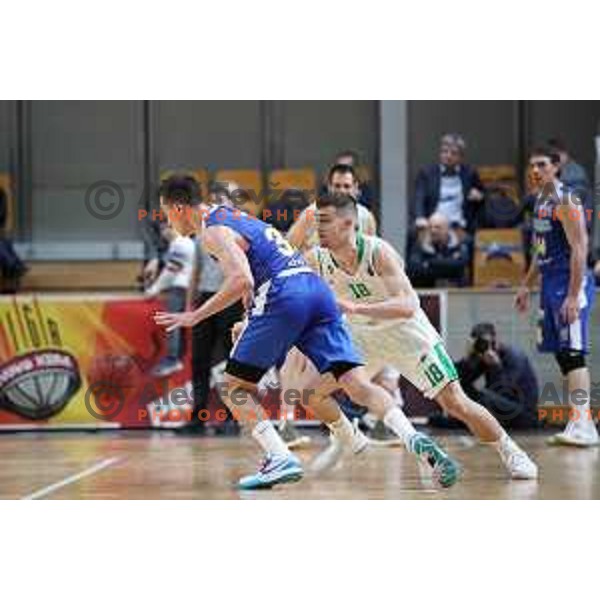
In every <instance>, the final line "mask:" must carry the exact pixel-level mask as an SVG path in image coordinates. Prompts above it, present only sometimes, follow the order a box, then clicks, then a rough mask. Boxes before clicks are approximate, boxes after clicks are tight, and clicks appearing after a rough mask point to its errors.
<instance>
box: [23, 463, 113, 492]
mask: <svg viewBox="0 0 600 600" xmlns="http://www.w3.org/2000/svg"><path fill="white" fill-rule="evenodd" d="M121 460H122V459H121V458H120V457H118V456H117V457H114V458H105V459H104V460H101V461H100V462H97V463H95V464H93V465H92V466H91V467H88V468H87V469H85V470H83V471H79V473H75V474H74V475H71V476H69V477H65V479H61V480H60V481H57V482H56V483H52V484H50V485H47V486H46V487H43V488H41V489H39V490H36V491H35V492H32V493H31V494H28V495H27V496H23V497H22V498H21V500H36V499H38V498H43V497H44V496H47V495H49V494H52V493H53V492H55V491H56V490H59V489H60V488H63V487H66V486H67V485H70V484H72V483H75V482H76V481H79V480H80V479H83V478H84V477H89V476H90V475H93V474H94V473H98V471H102V469H107V468H108V467H110V466H111V465H114V464H115V463H118V462H120V461H121Z"/></svg>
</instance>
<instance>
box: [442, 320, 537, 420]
mask: <svg viewBox="0 0 600 600" xmlns="http://www.w3.org/2000/svg"><path fill="white" fill-rule="evenodd" d="M456 369H457V371H458V374H459V377H460V383H461V385H462V386H463V388H464V390H465V393H466V394H467V395H468V396H469V397H471V398H473V400H475V401H476V402H479V404H481V405H482V406H485V407H486V408H487V409H488V410H489V411H490V412H491V413H492V414H493V415H494V416H495V417H496V418H497V419H498V421H500V423H501V424H502V425H503V426H504V427H505V428H506V429H533V428H536V427H537V426H538V425H539V420H538V413H537V405H538V398H539V386H538V380H537V376H536V374H535V370H534V369H533V366H532V364H531V361H530V360H529V358H528V357H527V355H526V354H525V352H523V351H522V350H521V349H520V348H516V347H513V346H509V345H507V344H503V343H501V342H500V341H498V338H497V335H496V328H495V327H494V325H493V324H492V323H479V324H477V325H475V327H473V329H472V330H471V339H470V341H469V346H468V352H467V356H466V357H465V358H463V359H462V360H460V361H458V362H457V363H456ZM482 377H483V378H484V386H483V388H482V389H477V388H476V387H475V383H476V382H477V381H478V380H479V379H480V378H482ZM430 424H432V425H436V426H454V425H457V426H458V422H457V421H456V422H455V421H454V420H452V419H448V418H447V417H444V416H441V415H440V416H436V417H433V418H432V419H430Z"/></svg>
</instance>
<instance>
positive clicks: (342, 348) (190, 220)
mask: <svg viewBox="0 0 600 600" xmlns="http://www.w3.org/2000/svg"><path fill="white" fill-rule="evenodd" d="M161 196H162V202H163V205H164V206H165V208H166V209H167V211H168V214H169V220H170V221H171V222H172V224H173V226H174V227H175V229H177V231H178V232H179V233H180V234H182V235H189V234H190V233H192V232H195V231H199V232H200V236H201V241H202V244H203V247H204V248H205V250H206V251H207V252H209V253H210V254H212V255H213V256H215V258H217V260H218V261H219V263H220V266H221V268H222V270H223V274H224V282H223V285H222V287H221V289H220V290H219V291H218V292H217V293H216V294H215V295H214V296H213V297H212V298H211V299H210V300H209V301H207V302H206V303H205V304H203V305H202V306H201V307H199V308H198V309H197V310H195V311H193V312H186V313H174V314H168V313H158V314H157V315H156V316H155V320H156V322H157V323H158V324H160V325H164V326H166V327H167V329H168V330H171V329H174V328H176V327H191V326H193V325H195V324H196V323H198V322H200V321H201V320H202V319H205V318H208V317H209V316H210V315H212V314H214V313H215V312H218V311H221V310H223V309H224V308H225V307H227V306H228V305H230V304H232V303H233V302H236V301H238V300H239V299H240V298H243V299H244V300H245V304H246V306H247V309H248V318H247V322H246V325H245V327H244V329H243V331H242V333H241V335H240V336H239V338H238V339H237V341H236V343H235V345H234V347H233V350H232V352H231V355H230V357H229V360H228V362H227V367H226V369H225V382H226V384H227V391H228V397H227V398H224V400H225V401H228V402H229V403H230V405H231V404H232V405H233V406H232V408H233V410H234V414H237V415H238V416H239V418H240V420H242V421H243V422H245V423H246V424H249V423H252V437H253V438H254V439H255V440H256V441H257V442H258V444H259V445H260V446H261V448H262V449H263V451H264V453H265V460H264V461H263V464H262V467H261V469H260V470H259V471H258V473H256V474H254V475H250V476H248V477H243V478H242V479H241V480H240V482H239V484H238V485H239V487H240V488H243V489H256V488H265V487H272V486H273V485H276V484H278V483H284V482H289V481H297V480H298V479H300V478H301V477H302V475H303V469H302V466H301V464H300V461H299V460H298V459H297V458H296V457H295V456H294V455H293V454H292V453H290V451H289V450H288V448H287V446H286V445H285V443H284V442H283V440H282V439H281V437H280V436H279V434H278V433H277V431H276V430H275V428H274V427H273V425H272V424H271V422H270V421H269V420H268V419H267V418H265V417H264V413H263V412H262V410H261V408H260V406H259V405H258V404H256V403H255V400H254V397H255V396H256V392H257V384H258V382H259V381H260V379H261V378H262V377H263V375H264V374H265V373H266V372H267V371H268V370H269V369H270V368H271V367H272V366H274V365H277V364H282V363H283V361H284V359H285V357H286V355H287V353H288V351H289V350H290V349H291V348H292V347H293V346H296V347H297V348H298V349H299V350H300V351H301V352H302V353H303V354H304V355H305V356H307V357H308V358H309V359H310V360H311V361H312V362H313V364H314V365H315V367H316V368H317V370H318V372H319V374H320V375H321V376H323V375H329V374H330V375H332V376H333V377H335V378H336V379H337V381H338V382H339V384H340V387H342V388H343V389H344V390H345V391H346V392H347V393H348V394H349V395H350V396H351V398H352V399H353V400H354V401H355V402H357V403H359V404H365V405H367V406H368V407H369V408H371V409H372V408H374V407H375V408H376V409H377V410H379V412H380V413H382V414H383V413H384V412H385V411H388V410H391V411H394V412H393V415H394V416H395V417H396V420H395V422H400V420H401V419H406V417H404V415H403V414H402V413H400V415H398V414H397V413H396V412H395V411H399V409H398V408H397V407H395V406H393V407H392V406H389V398H388V396H387V394H385V393H384V392H383V391H382V390H381V389H380V388H379V387H377V386H375V385H373V384H372V383H371V382H370V381H369V378H368V376H367V374H366V372H365V370H364V368H363V366H362V364H363V363H362V359H361V357H360V355H359V354H358V353H357V351H356V350H355V349H354V345H353V343H352V340H351V338H350V334H349V331H348V329H347V328H346V325H345V323H344V320H343V317H342V314H341V312H340V310H339V308H338V305H337V301H336V299H335V296H334V295H333V293H332V292H331V290H330V288H329V286H328V285H327V284H326V282H325V281H323V280H322V279H321V278H320V277H319V276H318V275H317V274H316V273H314V272H313V270H312V269H311V268H310V267H309V266H308V265H307V263H306V262H305V260H304V258H303V257H302V256H301V255H300V254H299V253H298V252H297V251H296V250H295V249H294V248H293V247H292V246H291V245H290V244H289V243H288V242H287V241H286V240H285V239H284V238H283V237H282V236H281V234H280V233H279V232H278V231H277V230H276V229H274V228H273V227H271V226H269V225H267V224H265V223H263V222H262V221H258V220H257V219H256V218H254V217H252V216H250V215H248V214H247V213H245V212H242V211H239V210H237V209H234V208H232V207H229V206H217V207H213V208H211V210H210V212H208V213H206V212H204V207H200V209H199V210H198V209H197V207H196V202H195V199H194V198H193V197H192V196H193V195H192V194H191V192H190V191H189V189H187V187H186V184H185V182H181V181H179V180H177V179H176V178H175V179H173V180H171V181H169V182H167V183H166V184H165V189H163V191H162V194H161ZM331 405H333V406H331ZM329 411H330V412H329V413H328V414H329V418H328V419H326V418H325V417H322V418H323V419H324V420H327V422H328V424H329V425H330V426H332V427H338V428H341V431H340V433H341V434H342V435H344V436H347V438H348V439H349V442H350V444H354V445H356V446H360V444H361V443H362V441H361V440H362V439H364V436H361V435H358V432H355V430H354V429H353V428H352V425H351V424H350V423H349V422H348V420H347V419H346V418H345V417H343V415H342V414H341V412H340V410H339V407H338V406H337V405H336V404H335V403H334V402H332V401H331V404H330V405H329ZM417 437H418V439H416V440H415V446H416V449H415V453H416V454H418V455H420V456H422V457H424V458H425V459H427V460H428V461H429V463H430V464H431V465H432V466H433V467H434V469H435V470H436V472H437V473H439V480H440V482H441V483H442V484H443V485H452V484H453V483H454V482H455V481H456V479H457V467H456V465H455V463H454V462H453V461H452V460H451V459H450V458H449V457H448V456H447V455H446V454H445V453H444V452H443V451H442V450H441V449H440V448H439V447H438V446H437V445H436V444H435V442H433V440H430V439H429V438H428V437H427V436H424V435H422V434H419V436H417ZM362 448H364V445H363V446H362ZM358 449H360V448H358Z"/></svg>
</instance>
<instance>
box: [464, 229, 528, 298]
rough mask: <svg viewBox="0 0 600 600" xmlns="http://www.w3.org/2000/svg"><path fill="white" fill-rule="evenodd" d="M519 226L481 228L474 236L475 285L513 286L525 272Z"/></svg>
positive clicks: (486, 286) (491, 286)
mask: <svg viewBox="0 0 600 600" xmlns="http://www.w3.org/2000/svg"><path fill="white" fill-rule="evenodd" d="M521 235H522V234H521V231H520V230H519V229H481V230H479V231H478V232H477V234H476V236H475V261H474V265H475V267H474V284H475V287H483V288H497V287H514V286H516V285H518V284H519V282H520V281H521V278H522V276H523V273H524V272H525V256H524V254H523V240H522V237H521Z"/></svg>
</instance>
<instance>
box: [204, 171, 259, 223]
mask: <svg viewBox="0 0 600 600" xmlns="http://www.w3.org/2000/svg"><path fill="white" fill-rule="evenodd" d="M215 181H230V182H234V183H236V184H237V185H238V186H239V187H240V188H241V189H243V190H245V191H247V192H248V194H249V196H250V200H249V201H248V202H246V203H245V204H241V205H240V208H241V209H243V210H247V211H248V212H249V213H252V214H254V215H258V214H259V213H260V211H261V209H262V205H263V200H264V194H263V183H262V175H261V173H260V171H259V170H257V169H224V170H221V171H217V173H216V174H215Z"/></svg>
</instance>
